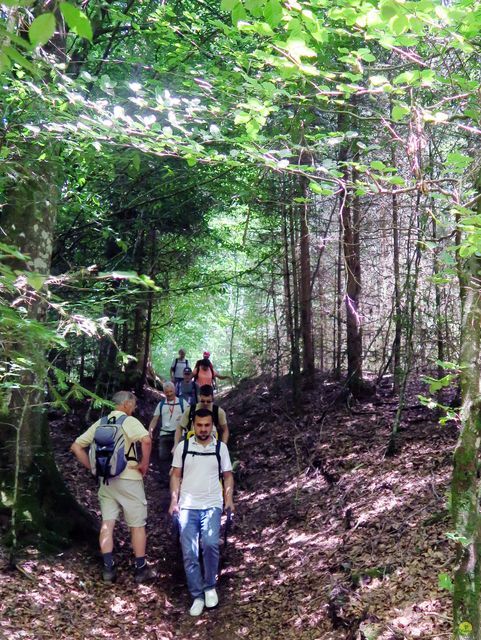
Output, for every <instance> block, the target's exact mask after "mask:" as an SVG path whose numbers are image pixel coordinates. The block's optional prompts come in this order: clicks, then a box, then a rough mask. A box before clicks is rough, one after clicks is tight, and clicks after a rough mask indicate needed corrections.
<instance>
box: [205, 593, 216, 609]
mask: <svg viewBox="0 0 481 640" xmlns="http://www.w3.org/2000/svg"><path fill="white" fill-rule="evenodd" d="M204 597H205V606H206V607H207V609H212V608H213V607H216V606H217V605H218V604H219V598H218V596H217V591H216V590H215V589H207V591H205V592H204Z"/></svg>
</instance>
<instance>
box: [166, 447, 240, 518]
mask: <svg viewBox="0 0 481 640" xmlns="http://www.w3.org/2000/svg"><path fill="white" fill-rule="evenodd" d="M188 442H189V451H193V452H195V453H204V454H205V453H207V454H211V455H192V454H191V453H188V454H187V455H186V457H185V463H184V475H183V477H182V484H181V487H180V499H179V507H180V508H181V509H212V508H213V507H220V508H221V509H222V504H223V500H222V486H221V484H220V482H219V464H218V462H217V456H216V455H215V445H216V443H217V440H216V439H215V438H212V441H211V443H210V444H208V445H207V446H205V447H204V446H203V445H202V444H199V443H198V442H197V440H196V438H195V436H192V438H190V439H189V441H188ZM183 450H184V442H179V444H178V445H177V447H176V449H175V451H174V459H173V461H172V466H173V467H178V468H180V469H181V468H182V452H183ZM219 454H220V469H221V472H222V473H223V472H224V471H232V464H231V461H230V456H229V450H228V449H227V446H226V445H225V444H224V443H223V442H221V443H220V450H219Z"/></svg>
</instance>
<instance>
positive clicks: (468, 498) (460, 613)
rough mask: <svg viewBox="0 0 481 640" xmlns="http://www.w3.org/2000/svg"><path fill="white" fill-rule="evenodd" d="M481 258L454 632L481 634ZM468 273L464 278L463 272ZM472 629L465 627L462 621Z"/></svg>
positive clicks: (469, 349) (471, 334)
mask: <svg viewBox="0 0 481 640" xmlns="http://www.w3.org/2000/svg"><path fill="white" fill-rule="evenodd" d="M480 271H481V259H480V258H479V257H472V258H471V260H470V262H469V272H468V273H469V276H470V277H469V280H468V282H469V286H467V287H466V298H465V305H464V310H465V314H464V317H463V338H462V351H461V363H460V364H461V371H462V374H461V391H462V398H463V401H462V407H461V421H462V429H461V433H460V435H459V438H458V443H457V446H456V449H455V451H454V468H453V478H452V484H451V514H452V520H453V524H454V531H455V535H456V538H457V566H456V572H455V577H454V593H453V630H454V638H455V639H456V640H458V639H459V640H461V638H463V640H464V638H466V637H469V638H472V640H480V638H481V622H480V608H479V602H480V599H481V539H480V535H481V533H480V532H481V518H480V511H479V502H480V498H481V487H480V455H481V444H480V443H481V398H480V395H479V389H480V388H481V282H480V280H479V273H480ZM463 279H464V278H463ZM463 623H464V626H465V627H466V625H467V632H466V633H465V634H464V635H463V634H462V633H461V628H462V627H461V625H462V624H463Z"/></svg>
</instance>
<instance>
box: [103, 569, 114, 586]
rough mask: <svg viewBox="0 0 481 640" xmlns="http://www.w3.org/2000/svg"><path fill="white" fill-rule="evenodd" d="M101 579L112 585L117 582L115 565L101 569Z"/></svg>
mask: <svg viewBox="0 0 481 640" xmlns="http://www.w3.org/2000/svg"><path fill="white" fill-rule="evenodd" d="M102 579H103V581H104V582H109V583H110V584H113V583H114V582H115V581H116V580H117V567H116V566H115V565H113V566H111V567H106V566H105V565H104V567H103V569H102Z"/></svg>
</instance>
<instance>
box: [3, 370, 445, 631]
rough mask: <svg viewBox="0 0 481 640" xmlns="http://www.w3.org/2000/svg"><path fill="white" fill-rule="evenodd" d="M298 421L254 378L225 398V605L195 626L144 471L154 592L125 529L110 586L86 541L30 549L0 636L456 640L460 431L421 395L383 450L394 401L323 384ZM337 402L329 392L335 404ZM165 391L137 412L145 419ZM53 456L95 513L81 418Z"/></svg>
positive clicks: (11, 580)
mask: <svg viewBox="0 0 481 640" xmlns="http://www.w3.org/2000/svg"><path fill="white" fill-rule="evenodd" d="M320 385H322V386H320V387H319V388H318V389H317V390H316V391H315V392H313V393H312V397H311V398H310V402H308V403H306V405H305V407H304V411H303V416H302V418H300V419H295V418H293V417H292V416H291V415H290V414H289V412H288V409H287V405H283V403H282V402H281V401H280V400H279V399H278V398H275V397H274V395H273V394H272V392H270V390H269V389H268V388H267V386H266V385H265V384H263V383H261V382H259V381H251V382H246V383H243V385H241V387H240V388H238V389H237V390H235V391H233V392H232V393H230V394H229V395H228V396H227V397H226V398H224V399H223V400H222V406H224V407H225V408H226V409H227V411H228V415H229V423H230V425H232V432H233V439H232V450H233V452H234V454H233V457H234V459H236V460H238V461H239V462H238V467H239V468H238V471H237V473H236V478H237V491H236V506H237V513H236V518H235V528H234V531H233V532H232V535H231V536H230V538H229V544H228V547H227V554H226V562H225V564H224V568H223V571H222V575H221V580H220V588H219V593H220V606H219V607H218V608H217V609H215V610H213V611H208V612H205V613H204V614H203V615H202V616H201V617H200V618H198V619H192V618H190V617H189V616H188V613H187V610H188V607H189V605H190V598H189V595H188V593H187V589H186V586H185V579H184V576H183V572H182V567H181V562H180V560H179V558H178V557H177V549H176V543H175V540H174V538H173V536H172V534H171V530H170V522H169V518H168V516H167V515H166V509H167V505H168V500H169V498H168V493H167V491H166V490H161V489H160V488H159V486H158V482H157V480H156V473H155V470H154V472H153V473H150V474H149V476H148V477H147V482H146V491H147V495H148V500H149V509H150V511H149V522H148V535H149V542H148V555H149V559H150V560H151V561H152V562H154V563H156V564H157V566H158V568H159V579H158V580H157V581H156V582H155V583H154V584H152V585H140V586H137V585H136V584H135V583H134V582H133V580H132V574H131V567H130V566H129V563H130V561H131V552H130V545H129V540H128V532H127V531H126V528H125V526H124V525H120V526H119V528H118V530H117V533H116V541H117V544H116V557H117V561H118V563H119V579H118V581H117V583H116V584H115V585H113V586H110V587H106V586H105V585H103V583H102V582H101V581H100V580H99V564H98V560H97V559H95V558H93V557H92V552H91V551H89V550H86V549H77V550H73V551H70V552H68V553H66V554H62V555H61V556H58V557H57V558H54V559H47V560H45V559H41V558H39V557H37V556H36V555H35V554H34V553H32V556H31V557H30V558H28V557H27V558H26V559H25V561H24V562H23V563H22V568H23V570H24V572H25V573H23V574H22V573H14V574H6V575H5V576H4V578H5V579H4V580H3V581H2V585H1V586H0V597H1V598H2V600H1V604H0V638H2V634H3V637H5V638H8V639H9V640H10V639H17V638H23V639H27V640H30V639H31V640H37V639H38V638H47V637H48V638H50V637H52V630H54V635H55V636H56V637H57V638H59V639H60V640H64V639H65V640H67V639H70V638H82V639H83V638H96V639H99V638H106V639H107V638H108V639H117V638H118V639H121V638H122V639H124V638H132V639H142V640H159V639H165V640H168V639H174V638H175V639H179V640H184V639H185V640H187V638H192V639H194V640H220V639H221V638H222V639H223V640H224V639H225V638H226V637H229V638H252V639H254V640H257V639H259V640H270V639H275V638H281V639H294V638H301V639H303V640H321V639H322V640H349V639H351V640H354V639H357V638H359V639H362V638H376V639H377V640H400V639H401V638H403V639H405V638H423V639H427V638H430V639H438V640H445V639H446V637H447V636H448V631H449V617H450V598H449V594H448V593H447V592H442V591H440V590H439V588H438V574H439V573H442V572H444V573H450V560H451V558H452V556H453V548H452V546H450V544H449V543H448V541H447V540H446V535H445V533H446V531H447V530H448V529H449V523H448V520H447V514H446V512H445V491H446V489H447V484H448V481H449V476H450V468H451V451H452V447H453V445H454V442H455V437H456V434H455V430H454V428H452V427H444V428H440V427H438V426H437V425H436V423H435V421H434V417H433V416H432V415H430V414H429V413H428V412H427V410H426V409H425V408H424V407H421V406H420V405H419V403H418V401H417V399H416V397H415V396H413V397H412V398H410V400H409V407H410V408H409V409H408V410H407V412H406V414H405V420H404V423H403V429H402V430H401V433H400V438H399V441H400V445H401V447H400V453H399V454H398V455H397V456H396V457H394V458H391V459H386V458H384V455H383V454H384V449H385V446H386V443H387V437H388V434H389V428H390V423H391V419H392V416H393V412H394V411H395V408H396V401H395V399H394V398H391V397H389V396H386V397H376V398H375V399H373V400H372V401H370V402H364V403H362V404H357V405H355V406H354V407H353V409H352V411H348V410H347V408H346V407H345V406H338V405H336V404H333V403H331V400H332V398H333V397H335V395H336V393H337V389H336V387H335V386H331V385H329V384H328V383H325V384H324V383H322V381H320ZM330 399H331V400H330ZM155 401H156V398H155V393H153V392H152V393H151V394H150V397H149V396H148V397H147V401H146V402H144V403H143V404H142V406H141V408H140V411H141V418H142V420H143V422H144V424H146V423H147V421H148V419H149V418H150V415H151V413H152V411H153V407H154V405H155ZM52 429H53V435H54V440H55V444H56V448H57V452H58V456H57V457H58V461H59V464H60V466H61V468H62V470H63V471H64V473H65V475H66V476H67V478H68V481H69V484H70V486H71V487H72V489H73V490H74V492H75V494H76V495H77V498H78V499H79V501H80V502H82V503H83V504H85V505H87V506H88V507H89V508H90V509H92V510H94V511H96V512H97V513H98V506H97V500H96V488H95V483H94V482H93V481H92V479H91V478H90V477H89V476H88V474H86V473H84V472H83V471H82V470H81V469H79V467H78V466H77V465H76V464H75V462H73V461H72V459H71V457H70V454H69V453H67V447H68V444H69V443H70V442H71V440H73V438H74V437H75V435H76V434H77V433H78V432H79V420H78V419H77V418H76V416H75V415H72V416H69V417H68V419H67V420H65V419H62V420H59V421H57V422H53V423H52Z"/></svg>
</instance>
